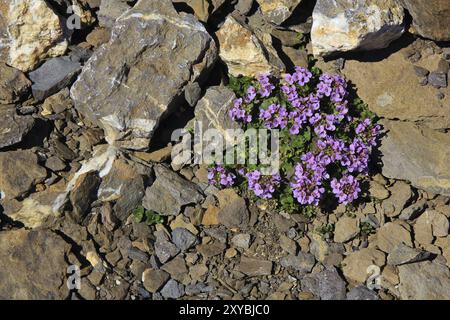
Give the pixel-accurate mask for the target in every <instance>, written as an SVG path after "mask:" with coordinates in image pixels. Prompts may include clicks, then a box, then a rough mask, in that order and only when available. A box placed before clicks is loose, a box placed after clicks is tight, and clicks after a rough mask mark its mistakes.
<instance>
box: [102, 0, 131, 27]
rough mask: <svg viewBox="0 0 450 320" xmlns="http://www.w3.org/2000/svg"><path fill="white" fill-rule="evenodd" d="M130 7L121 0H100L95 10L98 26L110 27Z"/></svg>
mask: <svg viewBox="0 0 450 320" xmlns="http://www.w3.org/2000/svg"><path fill="white" fill-rule="evenodd" d="M130 8H131V7H130V6H129V5H128V4H127V2H126V1H122V0H102V1H101V3H100V7H99V10H98V12H97V16H98V21H99V24H100V26H102V27H108V28H112V26H113V25H114V22H115V21H116V19H117V18H118V17H120V16H121V15H122V14H123V13H124V12H126V11H127V10H128V9H130Z"/></svg>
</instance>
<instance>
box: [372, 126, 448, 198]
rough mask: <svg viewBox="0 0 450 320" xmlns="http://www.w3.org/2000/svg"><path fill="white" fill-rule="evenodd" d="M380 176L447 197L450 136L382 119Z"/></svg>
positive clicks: (425, 128) (421, 127)
mask: <svg viewBox="0 0 450 320" xmlns="http://www.w3.org/2000/svg"><path fill="white" fill-rule="evenodd" d="M382 125H383V126H384V128H385V129H386V130H387V135H386V137H385V138H384V139H383V140H382V143H381V147H380V150H381V154H382V158H381V160H382V162H383V168H382V170H383V175H384V176H386V177H388V178H394V179H401V180H409V181H411V184H412V185H414V186H415V187H417V188H420V189H424V190H427V191H429V192H432V193H438V194H443V195H446V196H450V154H449V152H448V146H449V145H450V134H448V133H443V132H439V131H435V130H432V129H429V128H427V127H423V126H419V125H416V124H414V123H410V122H401V121H388V120H384V121H383V122H382Z"/></svg>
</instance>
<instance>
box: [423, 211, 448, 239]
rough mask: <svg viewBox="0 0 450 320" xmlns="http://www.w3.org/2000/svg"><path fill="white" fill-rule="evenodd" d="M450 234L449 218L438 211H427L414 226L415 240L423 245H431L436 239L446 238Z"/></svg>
mask: <svg viewBox="0 0 450 320" xmlns="http://www.w3.org/2000/svg"><path fill="white" fill-rule="evenodd" d="M448 232H449V221H448V218H447V217H446V216H445V215H443V214H442V213H440V212H438V211H436V210H427V211H425V212H424V213H423V214H422V215H421V216H420V217H419V218H417V220H416V223H415V224H414V235H415V240H416V241H417V242H419V243H420V244H422V245H427V244H431V243H432V242H433V239H434V237H433V236H436V237H445V236H447V235H448Z"/></svg>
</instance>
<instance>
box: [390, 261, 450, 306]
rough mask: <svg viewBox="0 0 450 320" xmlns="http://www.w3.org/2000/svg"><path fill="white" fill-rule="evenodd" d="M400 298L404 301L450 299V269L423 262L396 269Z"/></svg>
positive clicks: (435, 263) (434, 263)
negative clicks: (398, 278)
mask: <svg viewBox="0 0 450 320" xmlns="http://www.w3.org/2000/svg"><path fill="white" fill-rule="evenodd" d="M398 271H399V277H400V285H399V290H400V297H401V298H402V299H404V300H448V299H450V269H449V268H448V267H447V266H445V265H443V264H439V263H437V262H430V261H424V262H419V263H411V264H405V265H401V266H399V267H398Z"/></svg>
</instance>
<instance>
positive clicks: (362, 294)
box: [347, 286, 379, 300]
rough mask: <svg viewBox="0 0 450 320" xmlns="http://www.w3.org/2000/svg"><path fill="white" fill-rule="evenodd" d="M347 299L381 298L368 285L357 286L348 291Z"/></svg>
mask: <svg viewBox="0 0 450 320" xmlns="http://www.w3.org/2000/svg"><path fill="white" fill-rule="evenodd" d="M347 300H379V298H378V296H377V294H376V293H375V292H374V291H372V290H370V289H369V288H367V287H366V286H357V287H355V288H353V289H352V290H350V291H349V292H348V293H347Z"/></svg>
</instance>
